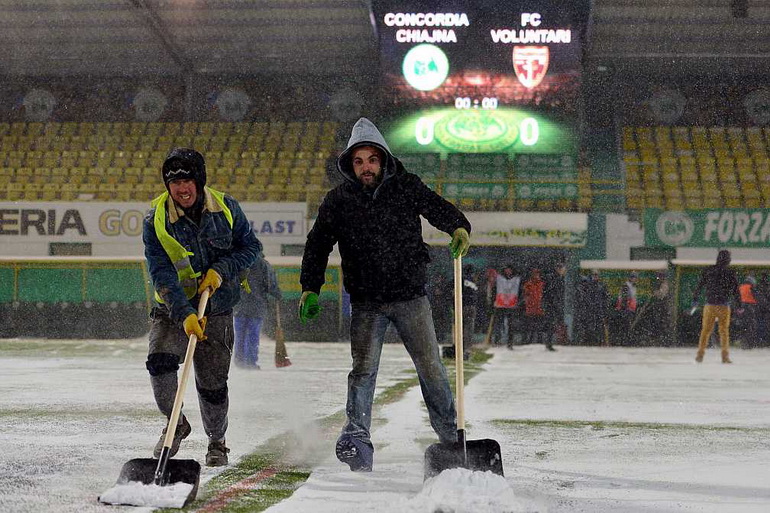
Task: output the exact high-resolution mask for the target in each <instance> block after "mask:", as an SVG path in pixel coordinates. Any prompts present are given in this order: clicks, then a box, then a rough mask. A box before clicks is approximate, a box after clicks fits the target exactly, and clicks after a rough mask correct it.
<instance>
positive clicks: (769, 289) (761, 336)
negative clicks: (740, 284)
mask: <svg viewBox="0 0 770 513" xmlns="http://www.w3.org/2000/svg"><path fill="white" fill-rule="evenodd" d="M754 297H755V298H756V300H757V344H759V345H760V346H761V347H767V346H768V345H770V275H768V273H767V272H763V273H762V274H761V275H760V276H759V283H757V285H756V287H754Z"/></svg>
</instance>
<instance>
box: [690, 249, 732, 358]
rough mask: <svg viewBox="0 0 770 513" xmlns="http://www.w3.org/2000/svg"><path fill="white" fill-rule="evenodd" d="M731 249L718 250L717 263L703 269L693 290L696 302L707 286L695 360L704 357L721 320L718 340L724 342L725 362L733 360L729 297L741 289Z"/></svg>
mask: <svg viewBox="0 0 770 513" xmlns="http://www.w3.org/2000/svg"><path fill="white" fill-rule="evenodd" d="M729 266H730V252H729V251H728V250H726V249H722V250H720V251H719V254H717V261H716V265H712V266H711V267H707V268H706V269H704V270H703V272H702V273H701V277H700V280H699V281H698V284H697V285H696V286H695V291H694V292H693V294H692V306H693V308H694V307H695V306H697V304H698V300H699V298H700V293H701V291H702V290H703V289H706V306H704V307H703V320H702V321H701V322H702V323H701V331H700V338H699V340H698V352H697V354H696V355H695V361H696V362H698V363H700V362H702V361H703V354H704V353H705V352H706V344H708V340H709V335H710V334H711V330H713V329H714V323H715V322H719V342H720V343H721V345H722V363H733V362H732V360H730V300H731V299H733V298H734V299H735V300H736V301H738V300H740V293H739V292H738V277H737V276H736V275H735V271H733V270H732V269H730V268H729Z"/></svg>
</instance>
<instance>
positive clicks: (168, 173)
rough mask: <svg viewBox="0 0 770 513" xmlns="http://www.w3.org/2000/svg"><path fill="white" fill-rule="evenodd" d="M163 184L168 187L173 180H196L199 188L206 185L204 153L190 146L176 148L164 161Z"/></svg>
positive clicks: (200, 189) (201, 188) (162, 170)
mask: <svg viewBox="0 0 770 513" xmlns="http://www.w3.org/2000/svg"><path fill="white" fill-rule="evenodd" d="M161 176H162V178H163V184H164V185H165V186H166V189H168V184H169V182H171V181H172V180H195V183H196V185H197V186H198V190H199V191H202V190H203V187H204V186H205V185H206V161H205V160H204V159H203V155H201V154H200V153H198V152H197V151H195V150H193V149H190V148H174V149H173V150H171V151H170V152H169V154H168V156H167V157H166V160H165V162H163V168H162V169H161Z"/></svg>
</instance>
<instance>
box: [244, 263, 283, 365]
mask: <svg viewBox="0 0 770 513" xmlns="http://www.w3.org/2000/svg"><path fill="white" fill-rule="evenodd" d="M247 280H248V284H249V287H248V289H247V290H244V291H241V300H240V301H239V302H238V304H236V305H235V308H234V309H233V315H234V318H233V330H234V333H235V348H234V352H233V354H234V362H235V365H236V367H243V368H247V369H259V333H260V331H261V329H262V320H263V319H264V318H265V315H266V314H267V307H268V305H269V303H270V301H269V300H270V297H272V298H274V299H275V300H276V301H278V300H280V299H281V289H279V288H278V279H277V278H276V276H275V271H274V270H273V268H272V266H271V265H270V264H269V263H268V262H267V260H265V257H264V255H262V254H261V253H260V255H259V257H257V260H256V261H255V262H254V265H252V266H251V268H249V275H248V277H247Z"/></svg>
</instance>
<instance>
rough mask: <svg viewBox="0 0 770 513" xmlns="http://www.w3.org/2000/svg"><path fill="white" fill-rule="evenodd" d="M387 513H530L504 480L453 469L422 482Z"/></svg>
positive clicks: (491, 475) (490, 475) (470, 471)
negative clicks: (415, 491)
mask: <svg viewBox="0 0 770 513" xmlns="http://www.w3.org/2000/svg"><path fill="white" fill-rule="evenodd" d="M389 511H400V512H402V513H514V512H523V511H531V509H530V508H529V505H528V504H525V502H524V501H519V500H518V499H517V498H516V497H515V496H514V493H513V489H512V488H511V486H510V485H509V484H508V482H507V481H506V480H505V478H504V477H502V476H499V475H497V474H494V473H492V472H489V471H486V472H477V471H473V470H468V469H464V468H453V469H449V470H445V471H443V472H441V473H440V474H439V475H437V476H435V477H433V478H431V479H428V480H427V481H425V485H424V486H423V489H422V491H420V493H418V494H417V495H416V496H415V497H413V498H411V499H408V500H402V501H401V502H400V503H399V504H398V505H396V506H395V507H392V508H391V507H389Z"/></svg>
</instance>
